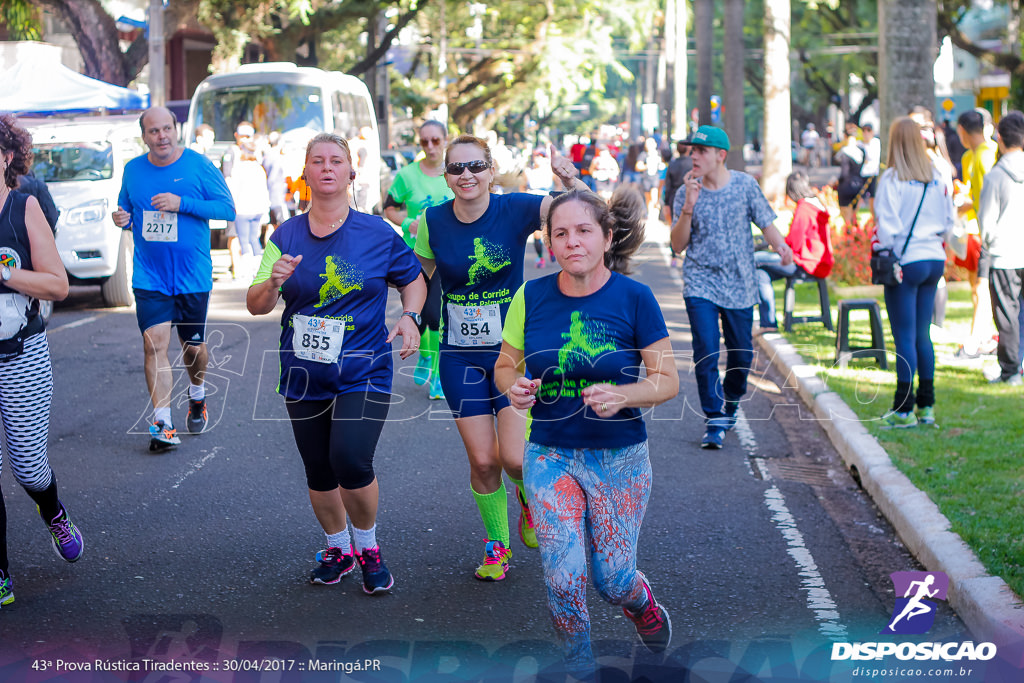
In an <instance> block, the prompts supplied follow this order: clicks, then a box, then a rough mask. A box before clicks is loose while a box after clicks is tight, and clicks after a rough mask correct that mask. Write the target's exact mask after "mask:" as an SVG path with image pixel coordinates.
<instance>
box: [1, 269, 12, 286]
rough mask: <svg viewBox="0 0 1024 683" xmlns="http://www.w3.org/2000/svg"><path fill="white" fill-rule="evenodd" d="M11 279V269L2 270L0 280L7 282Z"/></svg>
mask: <svg viewBox="0 0 1024 683" xmlns="http://www.w3.org/2000/svg"><path fill="white" fill-rule="evenodd" d="M10 279H11V268H10V266H4V267H2V268H0V280H3V281H4V282H7V281H8V280H10Z"/></svg>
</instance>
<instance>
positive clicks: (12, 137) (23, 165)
mask: <svg viewBox="0 0 1024 683" xmlns="http://www.w3.org/2000/svg"><path fill="white" fill-rule="evenodd" d="M0 150H2V151H3V153H4V155H5V156H6V154H7V152H12V153H13V155H14V156H13V158H12V159H11V163H9V164H7V165H6V167H5V168H4V183H6V185H7V187H9V188H11V189H12V190H13V189H14V188H16V187H17V186H18V176H20V175H25V174H26V173H28V172H29V169H30V168H31V166H32V136H31V135H29V132H28V131H27V130H25V129H24V128H22V127H21V126H19V125H18V119H17V117H16V116H14V114H0Z"/></svg>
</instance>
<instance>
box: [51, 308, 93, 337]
mask: <svg viewBox="0 0 1024 683" xmlns="http://www.w3.org/2000/svg"><path fill="white" fill-rule="evenodd" d="M106 316H107V314H106V313H103V314H101V315H90V316H88V317H86V318H79V319H78V320H75V321H73V322H69V323H64V324H63V325H58V326H57V327H48V328H46V333H47V334H53V333H54V332H59V331H61V330H70V329H73V328H75V327H82V326H83V325H88V324H89V323H92V322H96V321H97V320H99V319H100V318H104V317H106Z"/></svg>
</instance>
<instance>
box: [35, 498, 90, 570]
mask: <svg viewBox="0 0 1024 683" xmlns="http://www.w3.org/2000/svg"><path fill="white" fill-rule="evenodd" d="M57 504H58V505H60V512H58V513H57V516H56V517H54V518H53V519H51V520H50V521H49V522H46V519H43V521H44V522H46V527H47V528H48V529H49V530H50V543H51V545H53V552H55V553H57V554H58V555H59V556H60V557H61V559H63V560H64V561H66V562H77V561H78V558H80V557H81V556H82V551H84V550H85V542H84V541H83V540H82V533H81V532H80V531H79V530H78V527H76V526H75V525H74V523H73V522H72V521H71V519H70V518H68V511H67V510H65V509H64V505H63V504H62V503H61V502H60V501H57ZM36 512H37V513H38V512H39V506H38V505H37V506H36ZM40 517H42V514H40Z"/></svg>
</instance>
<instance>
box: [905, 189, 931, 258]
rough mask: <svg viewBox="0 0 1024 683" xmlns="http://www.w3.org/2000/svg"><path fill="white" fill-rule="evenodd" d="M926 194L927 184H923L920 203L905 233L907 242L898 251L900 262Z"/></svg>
mask: <svg viewBox="0 0 1024 683" xmlns="http://www.w3.org/2000/svg"><path fill="white" fill-rule="evenodd" d="M927 193H928V183H925V184H924V189H923V190H922V191H921V202H920V203H919V204H918V205H917V211H916V212H915V213H914V220H912V221H911V222H910V232H908V233H907V241H906V242H904V243H903V249H902V250H901V251H900V260H901V261H902V260H903V255H904V254H905V253H907V245H908V244H910V236H911V235H913V234H914V226H915V225H917V217H918V216H920V215H921V207H922V206H924V196H925V194H927Z"/></svg>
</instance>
